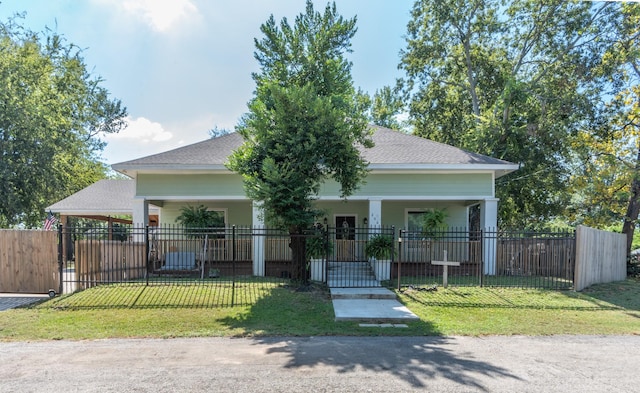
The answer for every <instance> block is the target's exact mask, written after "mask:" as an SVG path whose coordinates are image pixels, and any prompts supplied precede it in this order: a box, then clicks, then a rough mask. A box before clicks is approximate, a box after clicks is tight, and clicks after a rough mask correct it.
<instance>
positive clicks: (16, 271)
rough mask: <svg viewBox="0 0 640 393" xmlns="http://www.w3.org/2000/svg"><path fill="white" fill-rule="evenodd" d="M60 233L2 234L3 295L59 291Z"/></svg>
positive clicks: (0, 270) (0, 267)
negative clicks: (8, 293)
mask: <svg viewBox="0 0 640 393" xmlns="http://www.w3.org/2000/svg"><path fill="white" fill-rule="evenodd" d="M57 236H58V233H57V232H55V231H41V230H0V292H19V293H47V292H49V290H51V289H53V290H55V291H56V292H57V291H58V288H59V285H60V276H59V270H58V237H57Z"/></svg>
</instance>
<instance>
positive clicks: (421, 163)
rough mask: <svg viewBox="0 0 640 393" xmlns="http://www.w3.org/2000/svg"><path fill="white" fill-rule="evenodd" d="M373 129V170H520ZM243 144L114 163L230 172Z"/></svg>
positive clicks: (235, 141)
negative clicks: (228, 166)
mask: <svg viewBox="0 0 640 393" xmlns="http://www.w3.org/2000/svg"><path fill="white" fill-rule="evenodd" d="M373 128H374V133H373V141H374V143H375V146H374V147H372V148H370V149H365V148H361V149H360V150H361V153H362V156H363V157H364V159H365V160H367V161H368V162H369V163H370V164H369V167H370V169H371V170H372V171H394V170H485V171H495V172H496V177H498V176H502V175H504V174H506V173H509V172H512V171H514V170H516V169H518V165H516V164H513V163H511V162H508V161H504V160H499V159H497V158H492V157H489V156H485V155H482V154H477V153H471V152H468V151H466V150H462V149H459V148H457V147H454V146H450V145H446V144H444V143H439V142H434V141H432V140H429V139H425V138H421V137H417V136H414V135H408V134H404V133H402V132H399V131H394V130H391V129H388V128H384V127H379V126H373ZM242 143H243V139H242V136H241V135H240V134H238V133H235V132H234V133H230V134H227V135H223V136H221V137H218V138H213V139H208V140H205V141H202V142H198V143H194V144H192V145H188V146H183V147H179V148H177V149H173V150H169V151H167V152H164V153H159V154H154V155H150V156H147V157H142V158H138V159H135V160H131V161H125V162H121V163H118V164H114V165H112V168H113V169H114V170H116V171H118V172H121V173H124V174H126V175H129V176H131V177H135V176H136V175H137V173H140V172H146V173H175V172H192V171H194V172H200V171H228V170H227V169H226V167H225V166H224V164H225V163H226V162H227V158H228V157H229V156H230V155H231V154H232V153H233V151H234V150H235V149H237V148H239V147H240V146H241V145H242Z"/></svg>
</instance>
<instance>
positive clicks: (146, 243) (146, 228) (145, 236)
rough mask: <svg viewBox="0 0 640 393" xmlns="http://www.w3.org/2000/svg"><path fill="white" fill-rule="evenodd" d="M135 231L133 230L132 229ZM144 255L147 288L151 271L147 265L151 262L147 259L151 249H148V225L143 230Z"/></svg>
mask: <svg viewBox="0 0 640 393" xmlns="http://www.w3.org/2000/svg"><path fill="white" fill-rule="evenodd" d="M133 230H134V231H135V228H134V229H133ZM144 243H145V245H144V251H145V252H144V254H145V263H144V266H145V269H147V270H146V271H145V272H144V275H145V277H146V278H147V280H146V281H147V282H146V284H147V286H149V272H150V271H151V266H150V265H149V262H150V261H151V258H149V251H150V250H151V248H150V247H149V225H146V226H145V228H144Z"/></svg>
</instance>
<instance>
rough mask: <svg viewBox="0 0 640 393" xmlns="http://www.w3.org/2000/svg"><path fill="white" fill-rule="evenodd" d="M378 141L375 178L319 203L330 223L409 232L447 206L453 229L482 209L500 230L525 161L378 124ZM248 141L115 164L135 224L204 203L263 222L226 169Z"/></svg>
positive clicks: (487, 223)
mask: <svg viewBox="0 0 640 393" xmlns="http://www.w3.org/2000/svg"><path fill="white" fill-rule="evenodd" d="M373 140H374V142H375V147H373V148H370V149H364V148H363V149H362V154H363V157H364V158H365V159H366V160H367V161H369V163H370V164H369V169H370V174H369V175H368V176H367V180H366V183H365V184H363V185H362V186H361V188H360V189H359V190H358V191H357V192H356V193H355V194H354V195H352V196H350V197H349V198H348V199H347V201H346V202H345V201H343V200H342V199H341V198H340V196H339V185H338V184H337V183H335V182H333V181H329V182H327V183H326V184H325V185H324V186H323V187H322V190H321V192H320V195H319V197H318V202H317V204H318V207H319V208H321V209H323V210H326V211H327V216H326V217H324V219H326V220H327V223H328V224H329V225H331V226H336V227H339V226H342V225H343V224H344V223H345V222H346V223H347V224H348V225H349V226H350V227H354V226H355V227H361V226H373V227H377V226H381V225H385V226H391V225H393V226H395V227H396V228H408V227H410V226H411V223H412V222H413V220H412V218H414V217H415V216H417V215H419V214H420V213H421V212H424V211H426V210H428V209H434V208H438V209H446V211H447V217H448V225H449V226H451V227H465V228H466V227H468V226H469V220H470V214H471V215H473V214H472V213H471V212H472V210H474V209H476V210H477V211H478V212H479V215H478V217H479V220H480V223H479V226H480V227H483V228H485V227H495V226H496V224H497V205H498V200H497V199H496V197H495V180H496V179H497V178H499V177H501V176H504V175H506V174H508V173H510V172H512V171H515V170H517V169H518V165H517V164H513V163H510V162H506V161H503V160H499V159H495V158H491V157H488V156H484V155H481V154H475V153H471V152H468V151H465V150H462V149H458V148H456V147H453V146H449V145H446V144H442V143H437V142H433V141H430V140H428V139H424V138H420V137H416V136H412V135H407V134H403V133H401V132H397V131H393V130H390V129H387V128H383V127H375V131H374V134H373ZM242 142H243V140H242V137H241V136H240V135H239V134H237V133H231V134H228V135H224V136H221V137H218V138H214V139H209V140H205V141H203V142H199V143H195V144H192V145H188V146H184V147H180V148H177V149H174V150H170V151H167V152H164V153H160V154H155V155H151V156H147V157H142V158H139V159H135V160H131V161H126V162H121V163H118V164H114V165H113V166H112V167H113V169H114V170H116V171H118V172H120V173H122V174H124V175H127V176H129V177H131V178H132V179H134V181H135V189H136V192H135V198H134V206H133V221H134V223H138V224H146V223H148V220H149V205H154V206H157V207H159V208H160V221H161V222H163V223H174V222H175V219H176V217H177V216H178V215H179V214H180V208H181V207H182V206H185V205H200V204H203V205H205V206H207V207H209V208H210V209H212V210H216V211H219V212H221V214H222V215H223V216H224V220H225V224H226V225H231V224H233V225H241V226H259V225H263V224H264V223H263V222H262V221H261V218H260V216H261V215H260V207H259V206H258V205H257V204H256V203H254V202H253V201H251V200H249V199H248V198H247V197H246V196H245V193H244V190H243V184H242V178H241V177H240V175H238V174H236V173H233V172H231V171H229V170H228V169H227V168H226V167H225V163H226V162H227V158H228V157H229V155H230V154H231V153H232V152H233V151H234V150H235V149H237V148H238V147H239V146H240V145H241V144H242Z"/></svg>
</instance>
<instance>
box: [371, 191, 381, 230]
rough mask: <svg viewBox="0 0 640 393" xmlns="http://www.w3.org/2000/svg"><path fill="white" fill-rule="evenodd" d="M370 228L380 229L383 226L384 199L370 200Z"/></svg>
mask: <svg viewBox="0 0 640 393" xmlns="http://www.w3.org/2000/svg"><path fill="white" fill-rule="evenodd" d="M368 220H369V225H368V226H369V228H378V227H380V226H381V225H382V199H379V198H375V199H373V198H372V199H369V218H368Z"/></svg>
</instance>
